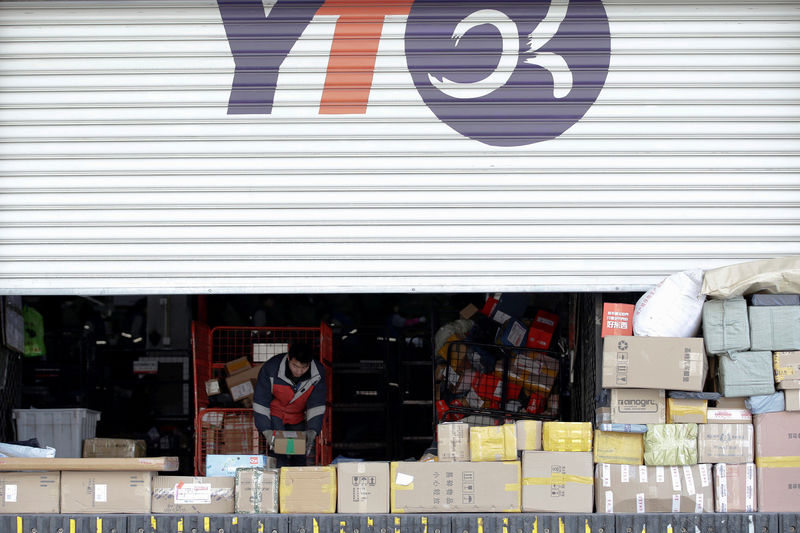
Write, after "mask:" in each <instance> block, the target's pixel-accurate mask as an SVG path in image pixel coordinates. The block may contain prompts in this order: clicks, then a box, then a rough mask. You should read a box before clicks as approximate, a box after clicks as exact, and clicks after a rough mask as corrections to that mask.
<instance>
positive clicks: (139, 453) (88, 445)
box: [82, 438, 147, 458]
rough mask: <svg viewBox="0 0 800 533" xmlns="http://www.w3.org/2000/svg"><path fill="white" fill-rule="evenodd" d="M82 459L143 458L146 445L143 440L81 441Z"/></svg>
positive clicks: (98, 439)
mask: <svg viewBox="0 0 800 533" xmlns="http://www.w3.org/2000/svg"><path fill="white" fill-rule="evenodd" d="M82 455H83V457H87V458H88V457H105V458H109V457H144V456H146V455H147V444H146V443H145V442H144V441H143V440H133V439H101V438H92V439H84V440H83V454H82Z"/></svg>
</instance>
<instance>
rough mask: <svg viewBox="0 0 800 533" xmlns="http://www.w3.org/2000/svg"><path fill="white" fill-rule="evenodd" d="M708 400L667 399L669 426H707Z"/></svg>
mask: <svg viewBox="0 0 800 533" xmlns="http://www.w3.org/2000/svg"><path fill="white" fill-rule="evenodd" d="M707 416H708V400H698V399H694V398H667V424H705V423H706V422H707V421H708V418H707Z"/></svg>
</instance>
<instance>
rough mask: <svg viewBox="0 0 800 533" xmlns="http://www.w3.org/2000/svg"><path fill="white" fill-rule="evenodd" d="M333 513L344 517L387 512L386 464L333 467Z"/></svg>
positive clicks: (339, 465) (347, 464)
mask: <svg viewBox="0 0 800 533" xmlns="http://www.w3.org/2000/svg"><path fill="white" fill-rule="evenodd" d="M336 470H337V471H336V479H337V482H338V490H337V497H338V501H339V507H338V510H337V512H339V513H348V514H363V513H375V514H381V513H388V512H389V463H385V462H362V461H359V462H352V463H350V462H345V463H339V464H338V465H336Z"/></svg>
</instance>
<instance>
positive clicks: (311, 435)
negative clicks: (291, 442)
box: [306, 429, 317, 455]
mask: <svg viewBox="0 0 800 533" xmlns="http://www.w3.org/2000/svg"><path fill="white" fill-rule="evenodd" d="M316 438H317V432H316V431H314V430H313V429H307V430H306V455H309V454H310V453H311V450H313V449H314V441H315V439H316Z"/></svg>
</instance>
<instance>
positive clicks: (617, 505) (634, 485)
mask: <svg viewBox="0 0 800 533" xmlns="http://www.w3.org/2000/svg"><path fill="white" fill-rule="evenodd" d="M712 485H713V483H712V474H711V465H707V464H701V465H692V466H631V465H611V464H606V463H601V464H598V465H596V466H595V505H596V507H597V512H598V513H710V512H713V510H714V489H713V486H712Z"/></svg>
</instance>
